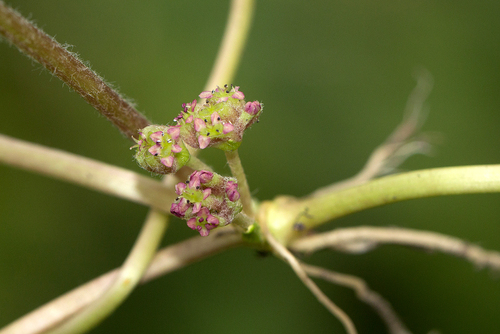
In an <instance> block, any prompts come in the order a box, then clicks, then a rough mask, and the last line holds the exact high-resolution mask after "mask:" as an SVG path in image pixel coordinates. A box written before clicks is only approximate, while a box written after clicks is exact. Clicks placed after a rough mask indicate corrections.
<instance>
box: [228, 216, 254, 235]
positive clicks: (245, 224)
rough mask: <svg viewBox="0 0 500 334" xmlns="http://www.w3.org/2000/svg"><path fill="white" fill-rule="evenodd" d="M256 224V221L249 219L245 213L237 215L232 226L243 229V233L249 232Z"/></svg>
mask: <svg viewBox="0 0 500 334" xmlns="http://www.w3.org/2000/svg"><path fill="white" fill-rule="evenodd" d="M254 223H255V220H254V219H252V218H250V217H248V216H247V215H246V214H244V213H243V212H242V213H240V214H239V215H237V216H236V217H235V218H234V220H233V222H232V224H234V225H237V226H239V227H241V228H242V229H243V232H247V231H248V229H249V228H250V226H252V225H253V224H254Z"/></svg>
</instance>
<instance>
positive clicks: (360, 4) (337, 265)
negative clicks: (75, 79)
mask: <svg viewBox="0 0 500 334" xmlns="http://www.w3.org/2000/svg"><path fill="white" fill-rule="evenodd" d="M7 2H8V3H10V4H12V5H13V6H14V7H16V8H18V9H19V10H20V11H21V12H22V13H23V14H24V15H29V16H30V17H31V18H32V19H33V20H35V21H36V22H37V24H38V25H39V26H40V27H42V28H43V29H45V31H46V32H48V33H49V34H51V35H55V36H56V39H57V40H58V41H60V42H63V43H68V44H71V45H74V47H73V49H72V50H73V51H74V52H77V53H79V54H80V55H81V57H82V58H83V59H84V60H88V61H89V62H90V64H91V65H92V67H93V68H94V69H95V70H96V71H97V72H98V73H100V74H102V75H103V76H104V77H105V78H106V79H107V80H108V81H110V82H112V83H113V84H114V85H115V86H117V87H119V88H120V90H121V92H122V93H124V94H125V95H127V96H129V97H131V98H133V99H134V100H135V101H136V102H137V104H138V108H139V109H140V110H141V111H143V112H144V113H145V114H146V115H147V116H148V117H149V118H150V119H151V120H153V121H154V122H158V123H166V122H169V121H170V120H171V119H172V118H173V117H174V116H175V115H176V114H177V113H178V112H179V110H180V105H181V103H183V102H187V101H190V100H192V99H193V98H195V97H196V96H197V95H198V94H199V92H200V91H201V89H202V88H203V85H204V83H205V80H206V78H207V76H208V74H209V71H210V68H211V64H212V62H213V60H214V58H215V54H216V51H217V48H218V45H219V41H220V38H221V35H222V32H223V29H224V24H225V19H226V16H227V11H228V4H229V2H228V1H211V2H208V1H206V0H204V1H201V0H198V1H159V0H158V1H144V2H139V1H128V2H125V1H117V0H114V1H111V0H110V1H97V0H87V1H64V0H57V1H56V0H46V1H37V0H30V1H29V0H17V1H14V0H12V1H11V0H9V1H7ZM499 17H500V2H499V1H497V0H491V1H475V2H474V1H464V0H446V1H431V0H425V1H396V0H391V1H389V0H379V1H369V0H364V1H289V0H286V1H285V0H282V1H258V3H257V9H256V16H255V20H254V27H253V30H252V32H251V35H250V39H249V43H248V46H247V48H246V51H245V54H244V57H243V60H242V63H241V67H240V69H239V71H238V73H237V76H236V79H235V80H234V83H235V84H237V85H240V86H241V87H242V90H243V91H244V92H245V94H246V96H247V97H248V98H249V99H252V100H253V99H258V100H260V101H263V102H264V103H265V110H264V114H263V115H262V118H261V122H260V123H259V124H258V125H255V126H254V127H253V128H252V129H251V131H249V132H248V133H247V134H246V135H245V142H244V143H243V145H242V147H241V149H240V155H241V159H242V160H243V163H244V165H245V168H246V171H247V174H248V179H249V183H250V185H251V187H252V189H254V190H255V192H256V196H257V197H259V198H260V199H272V198H273V197H274V196H276V195H278V194H291V195H295V196H301V195H305V194H307V193H309V192H311V191H312V190H314V189H315V188H317V187H319V186H322V185H325V184H327V183H330V182H333V181H336V180H341V179H344V178H347V177H349V176H351V175H353V174H354V173H355V172H356V171H357V170H358V169H359V168H360V167H361V166H362V165H363V164H364V162H365V160H366V158H367V156H368V155H369V153H370V152H371V150H372V149H373V148H374V147H375V146H376V145H378V144H379V143H380V142H382V141H383V140H384V139H385V138H386V136H387V135H388V134H389V133H390V132H391V131H392V129H393V128H394V127H395V126H396V125H397V124H398V122H399V121H400V119H401V117H402V111H403V109H404V105H405V101H406V98H407V96H408V94H409V92H410V91H411V89H412V88H413V86H414V80H413V79H412V76H411V74H412V72H413V71H414V69H415V68H417V67H418V66H425V67H426V68H428V69H429V70H430V71H431V73H432V74H433V76H434V79H435V87H434V90H433V92H432V94H431V97H430V99H429V101H428V102H429V103H428V104H429V107H430V115H429V117H428V122H427V123H426V125H425V127H424V130H428V131H436V132H439V133H440V134H442V136H443V138H444V140H443V141H442V144H440V145H439V146H437V147H436V151H435V152H436V153H435V155H434V156H433V157H430V158H429V157H414V158H411V159H410V160H409V161H408V162H407V163H405V165H404V166H403V168H404V169H407V170H411V169H418V168H427V167H441V166H452V165H469V164H494V163H499V162H500V150H499V147H500V136H499V131H498V127H499V124H500V113H499V111H500V92H499V86H500V66H499V64H500V62H499V59H500V20H499ZM0 132H1V133H5V134H7V135H11V136H15V137H18V138H22V139H25V140H30V141H36V142H38V143H42V144H44V145H48V146H52V147H57V148H61V149H65V150H68V151H71V152H74V153H77V154H81V155H83V156H87V157H91V158H95V159H99V160H102V161H105V162H107V163H110V164H114V165H117V166H121V167H124V168H128V169H131V170H135V171H138V172H141V171H139V168H138V167H137V166H136V164H135V162H134V161H133V160H132V156H131V152H130V151H129V150H128V148H129V146H130V145H131V144H130V142H129V141H128V140H126V139H125V138H123V137H122V135H120V133H119V132H118V131H117V130H116V129H115V128H114V127H113V126H111V125H110V124H109V123H108V122H107V121H106V120H105V119H104V118H103V117H101V116H100V115H99V114H98V113H97V112H96V111H95V110H93V109H92V108H91V107H90V106H88V105H87V104H86V103H85V102H84V101H83V100H82V99H81V98H80V97H79V96H77V95H76V94H75V93H73V92H70V91H69V90H68V88H67V87H65V86H64V85H62V83H61V82H60V81H59V80H58V79H56V78H52V77H51V76H50V75H49V74H48V73H47V72H46V71H45V70H42V69H41V67H40V65H38V64H33V62H32V61H30V60H29V59H28V58H26V57H24V56H22V55H21V54H19V52H18V51H17V50H16V49H15V48H13V47H9V46H8V44H7V43H5V42H2V43H1V44H0ZM202 156H203V157H206V159H207V160H208V161H209V162H210V163H211V164H213V165H214V166H216V167H217V168H219V170H220V171H222V172H224V173H228V172H229V170H228V168H227V167H226V166H225V162H224V160H223V154H222V152H219V151H207V152H203V155H202ZM0 189H1V191H0V327H1V326H2V325H5V324H7V323H8V322H10V321H12V320H14V319H15V318H17V317H19V316H21V315H22V314H24V313H26V312H28V311H30V310H32V309H33V308H35V307H37V306H39V305H41V304H42V303H44V302H46V301H48V300H50V299H52V298H54V297H56V296H58V295H60V294H62V293H64V292H66V291H67V290H69V289H71V288H73V287H75V286H77V285H79V284H82V283H84V282H86V281H88V280H90V279H92V278H93V277H95V276H97V275H99V274H101V273H103V272H105V271H108V270H109V269H112V268H114V267H116V266H118V265H120V264H121V262H122V260H123V259H124V258H125V256H126V255H127V252H128V250H129V249H130V247H131V245H132V243H133V242H134V239H135V236H136V235H137V233H138V231H139V228H140V226H141V224H142V222H143V219H144V216H145V214H146V212H147V208H145V207H142V206H139V205H136V204H131V203H128V202H126V201H122V200H118V199H115V198H112V197H108V196H105V195H102V194H99V193H95V192H93V191H89V190H86V189H81V188H78V187H76V186H73V185H69V184H66V183H63V182H60V181H54V180H52V179H47V178H45V177H41V176H38V175H33V174H30V173H27V172H24V171H18V170H14V169H12V168H10V167H5V166H0ZM499 200H500V195H497V194H493V195H468V196H457V197H447V198H436V199H425V200H416V201H412V202H406V203H399V204H395V205H391V206H387V207H383V208H377V209H374V210H370V211H367V212H362V213H359V214H355V215H352V216H349V217H345V218H343V219H340V220H338V221H335V222H333V223H330V224H329V225H328V226H327V227H328V228H329V229H331V228H335V227H338V226H356V225H374V226H392V225H396V226H404V227H410V228H418V229H425V230H433V231H438V232H442V233H447V234H450V235H454V236H458V237H461V238H464V239H466V240H469V241H471V242H476V243H479V244H480V245H482V246H484V247H486V248H492V249H500V234H499V233H500V218H499V214H500V207H499V205H498V204H499ZM193 235H194V233H193V232H192V231H191V230H189V229H188V228H187V227H186V226H185V223H184V222H181V221H177V220H174V221H173V222H172V224H171V228H170V229H169V231H168V234H167V236H166V237H165V240H164V245H167V244H171V243H173V242H175V241H178V240H181V239H184V238H187V237H189V236H193ZM309 262H311V263H316V264H322V265H324V266H327V267H329V268H333V269H336V270H339V271H343V272H346V273H351V274H355V275H359V276H362V277H364V278H365V279H366V280H367V282H368V283H369V284H370V285H371V286H372V287H373V288H374V289H376V290H377V291H379V292H381V293H382V294H383V295H384V296H386V297H387V298H388V299H389V300H390V301H391V302H392V303H393V305H394V307H395V308H396V309H397V310H398V311H399V313H400V315H401V316H402V318H403V319H404V321H405V322H406V323H407V325H408V326H409V327H410V329H412V330H413V331H414V332H415V333H427V332H428V331H429V330H431V329H437V330H439V331H440V332H441V333H493V332H497V331H498V328H499V327H500V316H499V311H498V310H499V309H500V302H499V300H500V282H499V281H498V279H497V277H496V275H495V274H491V273H490V272H488V271H479V270H477V269H476V268H474V267H473V266H472V265H470V264H469V263H466V262H464V261H462V260H458V259H455V258H450V257H447V256H444V255H441V254H425V253H421V252H418V251H413V250H408V249H402V248H397V247H392V246H391V247H389V246H387V247H383V248H381V249H379V250H377V251H375V252H373V253H370V254H366V255H361V256H354V255H341V254H333V253H328V252H324V253H320V254H317V255H316V256H314V257H312V258H311V259H309ZM320 287H321V288H323V289H324V291H325V292H326V293H327V294H328V295H329V296H331V298H332V299H333V300H334V301H335V302H337V303H338V304H339V305H340V306H341V307H342V308H344V310H346V311H347V313H348V314H350V315H351V316H352V318H353V320H354V322H355V323H356V324H357V326H358V329H359V331H360V333H384V327H383V325H382V323H381V322H380V321H379V319H378V318H377V316H376V315H374V313H373V312H372V311H371V310H370V309H369V308H368V307H367V306H365V305H364V304H362V303H360V302H359V301H357V300H356V298H355V297H354V296H353V293H352V292H351V291H348V290H345V289H343V288H337V287H334V286H331V285H328V284H324V283H322V282H321V283H320ZM93 333H262V334H263V333H342V328H341V326H340V324H339V322H338V321H337V320H336V319H334V318H333V317H332V316H330V315H329V313H328V312H327V311H326V310H325V309H324V308H323V307H322V306H321V305H320V304H319V303H317V302H316V301H315V299H314V297H313V296H312V295H311V294H310V293H309V292H308V291H307V290H306V289H305V288H304V287H303V286H302V284H301V283H299V281H298V279H297V278H296V277H295V276H294V274H293V273H292V271H291V270H290V269H289V268H288V267H287V266H286V265H284V264H283V263H281V262H280V261H279V260H277V259H274V258H264V259H262V258H259V257H258V256H256V255H255V254H254V252H252V251H251V250H247V249H240V250H232V251H228V252H227V253H225V254H223V255H219V256H216V257H214V258H210V259H209V260H206V261H204V262H202V263H198V264H195V265H192V266H190V267H188V268H186V269H183V270H181V271H178V272H175V273H173V274H170V275H168V276H166V277H162V278H160V279H158V280H156V281H154V282H152V283H150V284H148V285H147V286H143V287H140V288H139V289H137V290H136V291H135V292H134V293H133V295H132V296H131V297H130V298H129V299H128V301H127V302H126V303H125V304H124V305H123V306H122V307H120V308H119V310H118V311H117V312H116V313H115V314H114V315H113V316H112V317H111V318H109V319H108V320H106V321H105V322H104V323H103V324H102V325H101V326H100V327H99V328H98V329H96V330H94V331H93Z"/></svg>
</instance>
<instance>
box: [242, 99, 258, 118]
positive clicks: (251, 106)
mask: <svg viewBox="0 0 500 334" xmlns="http://www.w3.org/2000/svg"><path fill="white" fill-rule="evenodd" d="M261 109H262V106H261V105H260V102H259V101H253V102H247V104H245V111H246V112H247V113H249V114H250V115H257V113H258V112H259V111H260V110H261Z"/></svg>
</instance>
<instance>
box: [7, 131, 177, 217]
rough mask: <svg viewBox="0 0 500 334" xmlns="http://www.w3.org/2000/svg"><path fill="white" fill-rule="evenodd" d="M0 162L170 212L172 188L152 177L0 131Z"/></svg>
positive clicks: (172, 197)
mask: <svg viewBox="0 0 500 334" xmlns="http://www.w3.org/2000/svg"><path fill="white" fill-rule="evenodd" d="M0 163H5V164H7V165H10V166H13V167H17V168H21V169H25V170H28V171H31V172H35V173H39V174H42V175H46V176H50V177H53V178H56V179H58V180H63V181H67V182H70V183H74V184H77V185H80V186H83V187H85V188H90V189H93V190H97V191H100V192H103V193H105V194H108V195H112V196H116V197H118V198H123V199H127V200H129V201H132V202H136V203H140V204H145V205H147V206H151V207H153V208H155V209H159V210H161V211H163V212H170V203H171V202H172V201H173V200H174V198H175V196H176V195H175V193H174V191H173V189H171V188H168V187H167V186H166V185H164V184H162V183H161V182H159V181H156V180H154V179H152V178H150V177H145V176H142V175H140V174H137V173H135V172H131V171H129V170H126V169H123V168H120V167H115V166H112V165H108V164H105V163H103V162H100V161H96V160H92V159H89V158H85V157H82V156H79V155H76V154H73V153H68V152H64V151H60V150H56V149H54V148H50V147H45V146H42V145H38V144H33V143H29V142H26V141H23V140H19V139H15V138H11V137H8V136H5V135H1V134H0Z"/></svg>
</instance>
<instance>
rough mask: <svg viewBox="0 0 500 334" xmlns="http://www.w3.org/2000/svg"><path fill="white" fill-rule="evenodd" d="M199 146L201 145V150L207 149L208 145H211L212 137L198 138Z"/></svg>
mask: <svg viewBox="0 0 500 334" xmlns="http://www.w3.org/2000/svg"><path fill="white" fill-rule="evenodd" d="M198 144H199V145H200V149H202V150H203V149H204V148H207V147H208V145H209V144H210V137H207V136H199V137H198Z"/></svg>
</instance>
